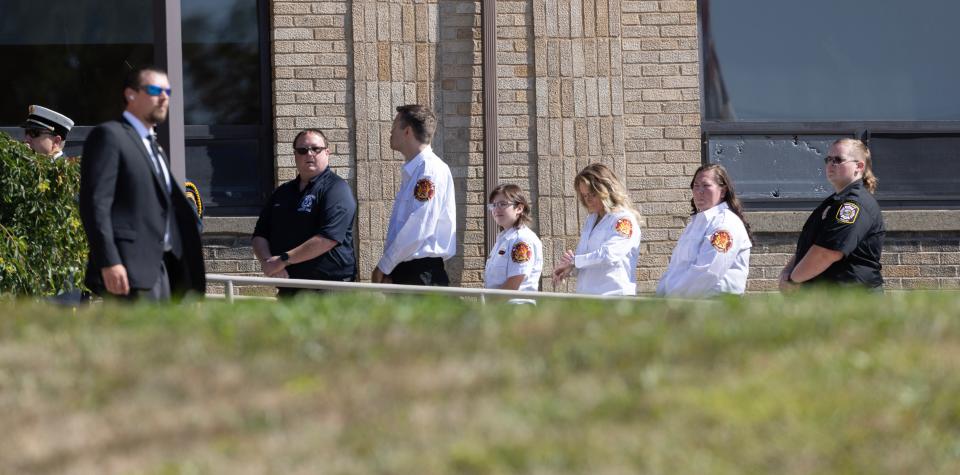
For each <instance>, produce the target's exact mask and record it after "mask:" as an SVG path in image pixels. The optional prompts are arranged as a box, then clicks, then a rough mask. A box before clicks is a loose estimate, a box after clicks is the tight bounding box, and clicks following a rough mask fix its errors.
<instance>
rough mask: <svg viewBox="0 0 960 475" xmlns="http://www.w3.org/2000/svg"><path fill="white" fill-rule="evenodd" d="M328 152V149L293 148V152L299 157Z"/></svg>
mask: <svg viewBox="0 0 960 475" xmlns="http://www.w3.org/2000/svg"><path fill="white" fill-rule="evenodd" d="M324 150H327V147H293V151H294V152H296V153H297V155H306V154H307V153H313V154H314V155H319V154H320V152H322V151H324Z"/></svg>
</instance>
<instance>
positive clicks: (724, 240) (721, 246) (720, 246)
mask: <svg viewBox="0 0 960 475" xmlns="http://www.w3.org/2000/svg"><path fill="white" fill-rule="evenodd" d="M710 244H712V245H713V248H714V249H716V250H717V251H718V252H727V251H729V250H730V248H731V247H733V238H732V237H731V236H730V233H728V232H726V231H724V230H722V229H721V230H719V231H717V232H715V233H713V234H712V235H711V236H710Z"/></svg>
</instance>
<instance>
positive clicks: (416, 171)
mask: <svg viewBox="0 0 960 475" xmlns="http://www.w3.org/2000/svg"><path fill="white" fill-rule="evenodd" d="M436 129H437V117H436V115H434V113H433V111H431V110H430V109H429V108H428V107H425V106H422V105H418V104H410V105H404V106H399V107H397V116H396V117H395V118H394V119H393V128H392V129H390V148H391V149H393V150H396V151H398V152H400V153H401V154H402V155H403V158H404V161H405V163H404V165H403V182H402V183H401V185H400V190H399V191H397V199H396V201H394V203H393V211H392V212H391V213H390V224H389V227H388V228H387V241H386V243H385V244H384V251H383V257H382V258H380V262H379V263H378V264H377V266H376V267H375V268H374V269H373V273H372V274H371V276H370V280H372V281H373V282H374V283H394V284H407V285H439V286H446V285H450V279H449V277H448V276H447V271H446V269H445V268H444V265H443V262H444V261H445V260H447V259H449V258H451V257H453V255H454V253H455V252H456V250H457V240H456V231H457V224H456V223H457V221H456V218H457V210H456V201H455V199H454V198H455V196H454V190H453V175H451V174H450V167H448V166H447V164H446V163H443V160H441V159H440V157H438V156H437V155H436V154H435V153H433V149H432V148H431V147H430V142H431V141H432V140H433V133H434V132H435V131H436Z"/></svg>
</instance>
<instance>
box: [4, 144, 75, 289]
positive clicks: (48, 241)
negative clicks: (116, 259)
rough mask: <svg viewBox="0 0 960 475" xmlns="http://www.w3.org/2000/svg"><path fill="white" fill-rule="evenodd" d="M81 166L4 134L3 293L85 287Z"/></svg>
mask: <svg viewBox="0 0 960 475" xmlns="http://www.w3.org/2000/svg"><path fill="white" fill-rule="evenodd" d="M79 190H80V164H79V162H77V161H73V160H63V159H60V160H52V159H50V158H48V157H45V156H41V155H37V154H36V153H34V152H33V151H32V150H30V149H29V148H28V147H27V146H26V145H24V144H22V143H20V142H18V141H16V140H14V139H13V138H12V137H10V136H9V135H7V134H4V133H0V292H2V293H3V294H17V295H54V294H57V293H59V292H60V291H61V290H64V289H65V288H68V287H69V286H70V285H71V282H76V283H78V284H79V283H81V282H83V272H84V265H85V263H86V255H87V239H86V236H85V235H84V232H83V226H82V225H81V223H80V212H79V209H78V207H77V194H78V192H79Z"/></svg>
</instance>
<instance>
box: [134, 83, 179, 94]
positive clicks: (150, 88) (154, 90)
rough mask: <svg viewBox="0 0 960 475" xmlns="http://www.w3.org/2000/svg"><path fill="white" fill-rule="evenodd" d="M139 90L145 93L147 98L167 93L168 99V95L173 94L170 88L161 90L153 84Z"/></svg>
mask: <svg viewBox="0 0 960 475" xmlns="http://www.w3.org/2000/svg"><path fill="white" fill-rule="evenodd" d="M140 90H141V91H143V92H145V93H147V95H148V96H159V95H160V94H162V93H164V92H165V93H167V97H170V94H171V93H172V92H173V91H171V90H170V88H169V87H168V88H166V89H164V88H162V87H160V86H154V85H153V84H147V85H146V86H141V87H140Z"/></svg>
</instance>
